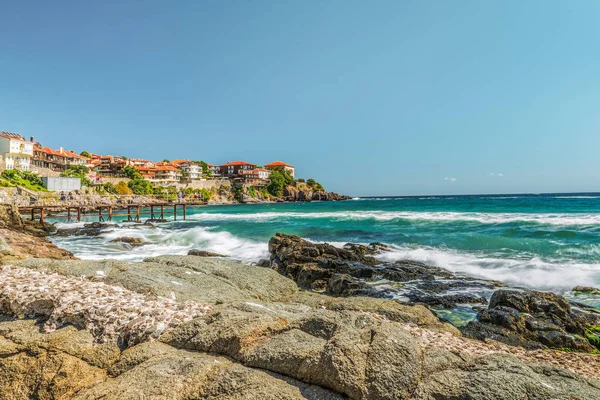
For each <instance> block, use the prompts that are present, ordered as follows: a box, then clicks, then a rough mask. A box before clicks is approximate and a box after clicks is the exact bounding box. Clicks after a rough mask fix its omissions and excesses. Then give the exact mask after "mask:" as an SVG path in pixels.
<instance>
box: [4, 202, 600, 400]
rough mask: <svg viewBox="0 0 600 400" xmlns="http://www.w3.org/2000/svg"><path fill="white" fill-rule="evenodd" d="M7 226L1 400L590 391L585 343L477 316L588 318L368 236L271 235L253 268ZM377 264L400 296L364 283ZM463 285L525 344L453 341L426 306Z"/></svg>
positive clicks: (525, 395)
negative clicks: (124, 255)
mask: <svg viewBox="0 0 600 400" xmlns="http://www.w3.org/2000/svg"><path fill="white" fill-rule="evenodd" d="M5 211H6V210H5ZM10 215H11V214H10V212H4V214H2V215H1V216H2V218H9V217H10ZM13 215H14V213H13ZM13 222H15V223H16V222H17V221H16V220H14V221H13ZM11 224H12V222H10V223H8V222H5V224H4V225H2V229H3V230H2V231H1V232H0V234H1V235H2V237H4V240H5V241H6V242H7V244H6V249H5V252H3V253H2V256H1V258H0V260H1V261H2V265H1V266H0V398H2V399H27V398H30V399H31V398H35V399H187V400H191V399H315V400H316V399H344V398H351V399H428V400H434V399H435V400H439V399H481V400H483V399H539V400H542V399H565V400H566V399H570V400H575V399H579V400H584V399H585V400H587V399H592V400H593V399H600V380H599V378H600V360H599V358H598V357H599V356H598V355H595V354H592V353H593V352H585V351H587V350H590V349H589V348H583V347H581V348H580V349H579V350H580V351H578V352H574V351H559V350H557V349H552V348H550V347H551V346H548V345H547V344H544V343H543V341H542V339H541V338H540V337H539V336H534V335H533V334H531V335H529V334H525V333H523V332H522V331H518V329H516V328H515V329H512V328H511V327H510V325H509V324H504V325H501V324H498V323H497V322H494V321H497V320H503V319H502V318H499V317H498V318H496V317H491V316H490V315H489V314H490V311H492V310H500V311H505V312H507V313H508V312H509V311H508V310H507V309H509V308H512V309H515V310H518V313H519V316H520V318H521V317H522V318H523V320H522V323H521V322H520V321H521V320H517V319H516V315H515V319H514V320H513V321H514V324H515V326H516V327H519V329H520V328H523V327H524V329H527V330H528V331H531V332H541V331H542V326H541V324H542V323H545V324H546V327H545V328H544V329H546V330H545V331H544V332H559V333H560V334H563V333H561V332H562V331H564V332H565V333H564V334H563V335H579V336H581V337H582V338H584V337H585V336H584V335H583V334H579V333H575V330H576V329H578V327H581V328H584V330H585V331H589V330H590V329H592V328H593V326H594V325H593V324H595V323H596V322H597V320H596V319H594V317H593V315H595V314H594V313H593V312H591V311H588V310H580V309H579V308H577V307H573V306H571V305H569V304H568V303H565V302H564V301H563V300H564V299H562V298H560V297H559V296H555V297H553V296H550V295H544V294H540V293H539V292H528V291H512V290H507V289H506V288H500V289H498V285H499V283H497V282H486V281H480V280H469V279H462V277H458V276H455V275H452V274H450V273H448V272H447V271H444V270H440V269H437V268H433V267H430V266H426V265H424V264H418V263H411V262H400V263H392V264H394V265H384V264H382V263H381V262H379V261H377V259H376V258H375V257H374V256H376V255H377V253H378V252H380V251H385V246H384V245H381V244H373V245H370V246H360V245H348V246H346V248H344V249H339V248H336V247H333V246H329V245H324V244H314V243H310V242H306V241H303V240H302V239H300V238H297V237H294V236H287V235H282V234H278V235H277V236H275V237H274V238H273V239H272V240H271V242H270V244H269V248H270V252H271V259H270V260H265V261H264V262H261V266H250V265H245V264H242V263H238V262H235V261H231V260H229V259H226V258H223V257H216V256H215V255H212V254H205V253H201V252H198V253H197V255H190V256H160V257H155V258H148V259H146V260H145V261H144V262H138V263H126V262H119V261H114V260H104V261H83V260H76V259H73V257H72V255H70V254H68V253H60V252H59V249H57V248H56V247H55V246H54V245H52V243H50V242H49V241H47V239H46V238H45V237H43V236H35V235H34V234H32V233H29V232H28V228H25V227H23V226H21V227H12V228H9V227H6V226H7V225H11ZM14 232H18V233H19V234H22V235H24V236H29V237H30V240H32V241H33V242H35V243H36V245H38V246H43V247H47V250H45V252H37V253H31V254H29V255H28V254H26V250H27V249H26V248H24V247H21V248H18V249H17V248H16V247H18V246H17V244H15V243H14V242H11V243H8V240H7V236H8V235H11V234H13V233H14ZM53 247H54V248H53ZM50 256H52V257H50ZM52 258H53V259H52ZM386 270H388V271H386ZM382 276H385V278H384V279H387V280H389V281H390V282H395V283H396V284H397V285H406V286H407V289H406V290H407V291H408V292H407V294H408V293H409V292H410V291H414V292H415V293H414V296H412V297H411V296H407V297H406V299H403V301H398V299H392V296H391V293H392V291H391V290H390V291H386V290H383V291H382V290H377V291H376V292H373V291H371V290H370V289H369V286H370V285H369V283H371V282H372V281H374V280H380V279H381V277H382ZM459 282H462V283H459ZM463 284H464V285H487V286H488V287H489V290H491V291H493V292H494V295H493V296H492V298H491V299H490V300H489V303H490V304H489V307H486V304H485V303H486V302H488V300H487V299H485V298H484V300H485V302H484V301H483V300H481V301H479V302H478V303H477V302H476V301H474V300H477V299H468V300H469V303H477V304H478V305H479V306H480V307H481V314H482V315H481V317H480V318H479V319H478V321H477V323H479V324H482V325H486V326H490V327H492V328H494V329H495V328H500V327H501V328H502V329H506V330H507V332H511V334H512V333H514V334H515V335H518V336H519V337H523V338H524V339H527V341H528V342H536V343H540V345H536V346H525V347H523V346H522V345H520V344H521V343H518V342H514V343H510V344H513V345H509V344H507V341H505V340H503V336H502V335H497V337H487V336H486V337H480V338H471V337H466V336H465V335H464V334H462V333H461V332H460V331H459V330H458V329H457V328H455V327H454V326H452V325H450V324H448V323H446V322H443V321H441V320H440V319H439V318H438V317H437V316H436V315H435V314H434V313H432V312H431V311H430V310H429V309H428V306H429V305H430V304H433V303H435V304H438V305H441V306H451V305H453V304H456V303H461V302H463V301H464V299H457V298H452V297H448V296H450V294H451V292H452V290H451V289H452V288H455V289H456V288H457V287H460V286H461V285H463ZM392 286H393V285H392ZM392 286H391V287H392ZM513 292H515V293H513ZM498 293H500V294H498ZM504 293H508V294H504ZM417 295H418V296H417ZM424 296H425V297H426V296H434V297H437V298H438V299H441V300H436V301H435V302H433V303H432V302H431V301H430V300H429V299H428V298H425V300H423V297H424ZM494 296H495V297H494ZM538 296H539V297H538ZM501 307H504V308H501ZM484 310H485V311H487V313H484V312H483V311H484ZM510 313H512V311H510ZM585 313H589V314H585ZM513 314H514V313H513ZM499 315H500V314H499ZM511 315H512V314H511ZM550 320H551V321H552V322H550ZM532 321H533V322H532ZM550 323H551V324H552V325H551V326H550V325H549V324H550ZM536 324H537V325H536ZM505 325H506V326H505ZM536 327H537V328H539V329H537V330H536V329H533V328H536ZM471 328H473V327H471ZM473 329H474V328H473ZM473 329H471V330H473ZM475 331H476V332H480V331H484V329H479V330H477V329H475ZM585 331H584V332H583V333H585ZM469 335H470V336H472V337H477V335H475V334H469ZM481 339H483V340H481ZM497 339H499V340H497ZM502 341H503V342H504V343H502ZM588 344H592V342H591V341H589V340H588Z"/></svg>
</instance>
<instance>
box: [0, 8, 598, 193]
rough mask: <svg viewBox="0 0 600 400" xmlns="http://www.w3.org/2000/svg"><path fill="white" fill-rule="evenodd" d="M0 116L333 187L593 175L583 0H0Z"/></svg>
mask: <svg viewBox="0 0 600 400" xmlns="http://www.w3.org/2000/svg"><path fill="white" fill-rule="evenodd" d="M0 10H1V11H0V14H1V19H2V22H1V23H0V130H8V131H14V132H18V133H21V134H23V135H24V136H26V137H29V136H35V138H36V140H39V141H41V142H42V143H43V144H44V145H46V146H51V147H59V146H63V147H65V148H68V149H73V150H76V151H81V150H88V151H93V152H97V153H102V154H117V155H125V156H128V157H144V158H150V159H155V160H159V159H163V158H168V159H175V158H178V159H181V158H190V159H203V160H206V161H208V162H212V163H223V162H225V161H229V160H237V159H242V160H246V161H251V162H254V163H257V164H264V163H268V162H270V161H274V160H283V161H286V162H289V163H292V164H294V165H295V166H296V171H297V176H299V177H305V178H309V177H313V178H315V179H317V180H318V181H320V182H321V183H322V184H323V185H324V186H325V187H326V188H328V189H331V190H335V191H339V192H343V193H347V194H351V195H369V194H370V195H410V194H461V193H515V192H560V191H565V192H566V191H600V24H599V23H598V21H600V2H599V1H596V0H590V1H586V0H574V1H553V0H524V1H523V0H506V1H500V0H498V1H481V0H474V1H458V0H457V1H450V0H437V1H431V0H414V1H401V0H390V1H386V0H377V1H365V0H362V1H353V0H323V1H321V0H306V1H301V0H272V1H270V0H253V1H235V0H226V1H222V0H190V1H184V0H177V1H166V0H165V1H131V0H119V1H114V0H111V1H108V0H107V1H76V0H73V1H62V0H55V1H28V0H23V1H16V0H12V1H10V0H6V1H2V5H1V8H0Z"/></svg>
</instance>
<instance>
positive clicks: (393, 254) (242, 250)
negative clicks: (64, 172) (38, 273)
mask: <svg viewBox="0 0 600 400" xmlns="http://www.w3.org/2000/svg"><path fill="white" fill-rule="evenodd" d="M144 216H145V217H149V215H147V214H146V215H143V216H142V218H143V217H144ZM85 220H86V218H84V222H85ZM94 220H95V218H94V216H90V217H89V219H88V221H94ZM84 222H81V223H79V224H83V223H84ZM117 222H118V221H117ZM57 224H58V225H59V227H73V226H75V224H76V223H64V222H57ZM119 224H121V223H119ZM121 225H122V226H121V227H119V228H117V227H115V228H114V229H112V228H111V229H108V230H106V232H104V233H103V234H102V235H100V236H98V237H86V236H80V237H75V236H72V237H53V238H52V240H53V241H54V242H55V243H56V244H57V245H58V246H60V247H62V248H65V249H67V250H69V251H71V252H73V253H74V254H75V255H76V256H78V257H80V258H82V259H106V258H110V259H117V260H125V261H141V260H143V259H145V258H147V257H151V256H158V255H163V254H186V253H187V252H188V251H189V250H190V249H203V250H208V251H211V252H216V253H220V254H224V255H227V256H229V257H231V258H233V259H237V260H240V261H242V262H246V263H249V264H250V263H252V262H256V261H259V260H260V259H264V258H268V250H267V243H268V241H269V238H271V237H272V236H273V235H274V234H275V233H276V232H284V233H288V234H294V235H299V236H301V237H303V238H305V239H307V240H310V241H314V242H327V243H330V244H332V245H336V246H342V245H343V244H345V243H347V242H354V243H364V244H367V243H370V242H382V243H386V244H388V245H390V246H391V247H392V251H390V252H387V253H383V254H381V255H379V256H378V257H379V258H380V259H381V260H382V261H394V260H400V259H410V260H416V261H421V262H424V263H427V264H430V265H434V266H438V267H441V268H445V269H448V270H450V271H452V272H455V273H458V274H461V275H465V276H469V277H475V278H481V279H490V280H498V281H502V282H505V283H506V284H508V285H509V286H513V287H516V288H527V289H537V290H543V291H553V292H556V293H560V294H563V295H566V296H567V297H572V296H573V293H572V292H571V290H572V288H573V287H574V286H578V285H583V286H595V287H600V193H570V194H539V195H531V194H526V195H471V196H411V197H357V198H354V199H352V200H348V201H339V202H310V203H277V204H238V205H215V206H197V207H188V214H187V219H186V220H185V221H182V220H177V221H169V222H166V223H160V224H155V226H154V227H152V226H145V225H141V224H121ZM122 236H131V237H138V238H140V239H142V240H143V241H144V242H146V243H147V244H146V245H145V246H142V247H131V246H129V245H128V244H123V243H111V240H113V239H115V238H117V237H122ZM578 300H582V301H583V302H587V303H589V304H591V305H595V306H598V305H600V299H598V298H597V296H583V297H578Z"/></svg>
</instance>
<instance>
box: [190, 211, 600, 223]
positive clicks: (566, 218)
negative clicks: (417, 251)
mask: <svg viewBox="0 0 600 400" xmlns="http://www.w3.org/2000/svg"><path fill="white" fill-rule="evenodd" d="M281 219H333V220H368V219H372V220H377V221H392V220H410V221H442V222H458V221H465V222H478V223H481V224H504V223H512V222H526V223H537V224H545V225H559V226H582V225H600V214H573V213H571V214H561V213H542V214H526V213H481V212H473V213H464V212H410V211H335V212H318V213H306V212H261V213H232V214H227V213H198V214H193V215H191V216H189V217H188V220H193V221H227V220H240V221H255V222H261V221H273V220H281Z"/></svg>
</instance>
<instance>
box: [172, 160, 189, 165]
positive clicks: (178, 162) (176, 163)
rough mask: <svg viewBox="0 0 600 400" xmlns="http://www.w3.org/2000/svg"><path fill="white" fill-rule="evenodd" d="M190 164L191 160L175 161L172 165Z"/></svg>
mask: <svg viewBox="0 0 600 400" xmlns="http://www.w3.org/2000/svg"><path fill="white" fill-rule="evenodd" d="M188 162H190V160H173V161H171V164H175V165H179V164H183V163H188Z"/></svg>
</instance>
